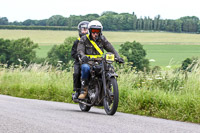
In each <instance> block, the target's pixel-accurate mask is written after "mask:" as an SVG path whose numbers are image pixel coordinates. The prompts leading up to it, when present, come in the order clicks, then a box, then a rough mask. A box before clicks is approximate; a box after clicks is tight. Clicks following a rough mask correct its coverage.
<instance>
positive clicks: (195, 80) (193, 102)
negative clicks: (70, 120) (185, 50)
mask: <svg viewBox="0 0 200 133" xmlns="http://www.w3.org/2000/svg"><path fill="white" fill-rule="evenodd" d="M116 70H117V73H118V74H119V78H118V79H117V80H118V85H119V94H120V100H119V107H118V111H121V112H126V113H133V114H139V115H146V116H153V117H159V118H165V119H171V120H179V121H188V122H194V123H200V82H199V81H200V75H199V73H200V68H198V67H196V68H194V70H193V72H190V73H189V72H180V71H175V70H173V69H167V70H162V71H158V72H150V73H145V72H136V71H134V70H131V69H130V68H129V67H127V66H124V68H123V69H119V68H117V67H116ZM72 75H73V70H72V69H71V71H61V70H60V69H59V67H57V68H56V69H55V68H52V67H51V66H48V65H44V66H40V65H36V64H33V65H30V66H29V67H28V68H22V67H19V68H10V69H6V68H4V67H2V68H1V69H0V93H1V94H6V95H12V96H17V97H24V98H35V99H43V100H53V101H60V102H68V103H72V100H71V93H72V83H73V80H72V78H73V76H72Z"/></svg>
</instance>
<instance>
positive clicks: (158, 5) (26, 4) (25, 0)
mask: <svg viewBox="0 0 200 133" xmlns="http://www.w3.org/2000/svg"><path fill="white" fill-rule="evenodd" d="M199 5H200V0H137V1H136V0H0V17H7V18H8V20H9V22H13V21H24V20H26V19H36V20H40V19H48V18H49V17H51V16H53V15H62V16H64V17H69V16H70V15H86V14H93V13H97V14H99V15H101V14H102V13H103V12H104V11H114V12H117V13H132V12H135V14H136V15H137V17H144V16H149V17H151V18H154V17H155V16H156V15H158V14H159V15H161V18H162V19H166V18H167V19H178V18H180V17H183V16H197V17H198V18H200V6H199Z"/></svg>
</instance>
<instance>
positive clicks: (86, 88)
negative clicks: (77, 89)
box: [78, 86, 88, 100]
mask: <svg viewBox="0 0 200 133" xmlns="http://www.w3.org/2000/svg"><path fill="white" fill-rule="evenodd" d="M87 93H88V87H87V86H86V87H84V88H83V89H82V91H81V94H80V95H79V97H78V99H81V100H83V99H85V97H86V96H87Z"/></svg>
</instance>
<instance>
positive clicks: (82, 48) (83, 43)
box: [77, 35, 119, 58]
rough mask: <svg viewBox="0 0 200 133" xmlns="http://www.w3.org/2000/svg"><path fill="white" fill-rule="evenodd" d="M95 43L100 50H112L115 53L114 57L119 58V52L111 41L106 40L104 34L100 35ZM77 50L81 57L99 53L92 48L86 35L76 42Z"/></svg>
mask: <svg viewBox="0 0 200 133" xmlns="http://www.w3.org/2000/svg"><path fill="white" fill-rule="evenodd" d="M90 40H92V38H91V37H90ZM93 41H94V40H93ZM95 43H96V44H97V45H98V47H99V48H100V49H101V50H102V52H104V49H105V50H106V51H107V52H112V53H113V54H115V57H116V58H119V54H118V53H117V51H116V50H115V49H114V47H113V46H112V45H111V43H110V42H108V40H107V39H106V38H105V36H103V35H101V37H100V38H99V39H98V40H97V41H95ZM77 51H78V54H80V55H81V57H84V56H85V55H100V53H99V52H98V51H97V50H96V49H95V48H94V46H93V45H92V43H91V42H90V41H89V40H88V38H87V36H86V35H85V36H82V37H81V39H80V41H79V43H78V48H77Z"/></svg>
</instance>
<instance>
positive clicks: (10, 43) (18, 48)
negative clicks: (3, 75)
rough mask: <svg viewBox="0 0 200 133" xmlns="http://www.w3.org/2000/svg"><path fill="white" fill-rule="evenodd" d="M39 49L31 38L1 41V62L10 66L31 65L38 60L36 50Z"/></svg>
mask: <svg viewBox="0 0 200 133" xmlns="http://www.w3.org/2000/svg"><path fill="white" fill-rule="evenodd" d="M37 47H38V44H35V43H34V42H33V41H31V40H30V38H22V39H18V40H4V39H0V52H1V56H0V62H1V63H3V64H7V65H8V66H10V65H12V64H14V65H19V64H21V65H25V64H29V63H30V62H31V61H33V60H35V58H36V52H35V51H34V49H35V48H37Z"/></svg>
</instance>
